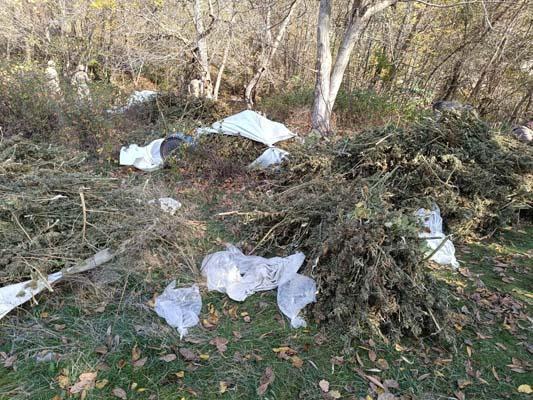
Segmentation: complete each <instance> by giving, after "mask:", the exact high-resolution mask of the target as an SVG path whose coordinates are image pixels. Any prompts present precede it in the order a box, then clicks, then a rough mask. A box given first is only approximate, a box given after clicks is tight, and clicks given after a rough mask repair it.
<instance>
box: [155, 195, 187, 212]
mask: <svg viewBox="0 0 533 400" xmlns="http://www.w3.org/2000/svg"><path fill="white" fill-rule="evenodd" d="M148 204H151V205H155V204H158V205H159V207H161V210H163V211H164V212H166V213H169V214H170V215H174V214H176V211H178V209H180V208H181V203H180V202H179V201H178V200H175V199H173V198H172V197H161V198H159V199H153V200H150V201H149V202H148Z"/></svg>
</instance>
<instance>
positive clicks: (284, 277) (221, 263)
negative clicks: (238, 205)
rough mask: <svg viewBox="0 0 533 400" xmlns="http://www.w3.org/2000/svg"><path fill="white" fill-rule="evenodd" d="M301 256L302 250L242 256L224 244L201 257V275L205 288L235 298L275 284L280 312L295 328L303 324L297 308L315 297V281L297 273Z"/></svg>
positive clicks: (301, 259)
mask: <svg viewBox="0 0 533 400" xmlns="http://www.w3.org/2000/svg"><path fill="white" fill-rule="evenodd" d="M304 259H305V256H304V254H303V253H296V254H293V255H291V256H289V257H283V258H282V257H273V258H264V257H258V256H246V255H244V254H243V253H242V251H240V250H239V249H238V248H237V247H235V246H233V245H228V246H227V249H226V250H225V251H219V252H216V253H213V254H209V255H208V256H206V257H205V258H204V260H203V262H202V275H203V276H205V277H206V278H207V288H208V289H209V290H216V291H218V292H221V293H226V294H227V295H228V296H229V297H230V298H231V299H233V300H236V301H244V300H245V299H246V298H247V297H248V296H250V295H252V294H254V293H256V292H259V291H264V290H271V289H275V288H278V306H279V308H280V310H281V312H283V314H285V315H286V316H287V317H288V318H289V319H290V320H291V326H292V327H293V328H299V327H304V326H306V323H305V321H304V320H303V319H302V318H301V317H300V316H299V315H298V314H299V312H300V311H301V310H302V309H303V308H304V307H305V306H306V305H307V304H309V303H311V302H314V301H315V300H316V297H315V296H316V283H315V281H314V280H313V279H311V278H309V277H306V276H303V275H300V274H298V273H297V272H298V270H299V269H300V267H301V266H302V264H303V262H304Z"/></svg>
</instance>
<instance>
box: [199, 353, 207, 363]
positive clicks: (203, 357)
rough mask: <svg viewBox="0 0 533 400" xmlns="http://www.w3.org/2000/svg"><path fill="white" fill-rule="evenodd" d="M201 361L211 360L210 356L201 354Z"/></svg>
mask: <svg viewBox="0 0 533 400" xmlns="http://www.w3.org/2000/svg"><path fill="white" fill-rule="evenodd" d="M200 360H202V361H207V360H209V354H200Z"/></svg>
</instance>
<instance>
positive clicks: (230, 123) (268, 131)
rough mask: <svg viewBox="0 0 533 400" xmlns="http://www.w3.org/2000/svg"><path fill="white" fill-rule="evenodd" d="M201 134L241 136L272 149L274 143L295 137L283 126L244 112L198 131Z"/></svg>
mask: <svg viewBox="0 0 533 400" xmlns="http://www.w3.org/2000/svg"><path fill="white" fill-rule="evenodd" d="M199 131H200V132H201V133H203V132H209V133H223V134H224V135H232V136H243V137H245V138H248V139H251V140H254V141H256V142H259V143H264V144H266V145H267V146H269V147H272V146H273V145H274V143H277V142H280V141H282V140H286V139H290V138H292V137H294V136H296V135H295V134H294V133H292V132H291V131H290V130H289V129H288V128H287V127H286V126H285V125H283V124H281V123H279V122H275V121H271V120H269V119H268V118H265V117H263V116H262V115H260V114H258V113H256V112H254V111H251V110H245V111H242V112H240V113H238V114H235V115H232V116H230V117H227V118H224V119H223V120H220V121H217V122H215V123H214V124H213V125H212V126H211V128H203V129H200V130H199Z"/></svg>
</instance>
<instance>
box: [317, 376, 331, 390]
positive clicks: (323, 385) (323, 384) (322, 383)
mask: <svg viewBox="0 0 533 400" xmlns="http://www.w3.org/2000/svg"><path fill="white" fill-rule="evenodd" d="M318 386H320V389H321V390H322V391H323V392H325V393H327V392H329V382H328V381H327V380H325V379H322V380H321V381H320V382H318Z"/></svg>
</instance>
